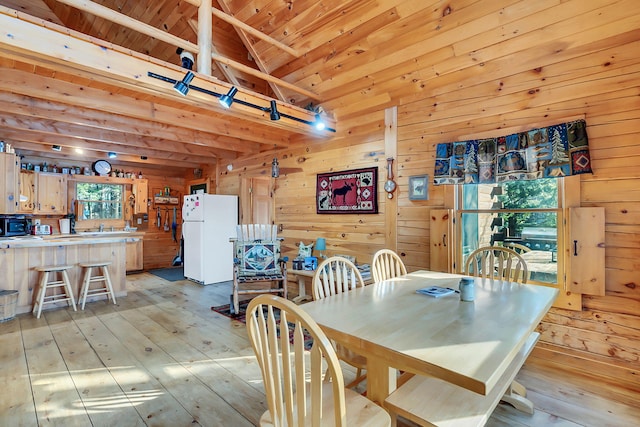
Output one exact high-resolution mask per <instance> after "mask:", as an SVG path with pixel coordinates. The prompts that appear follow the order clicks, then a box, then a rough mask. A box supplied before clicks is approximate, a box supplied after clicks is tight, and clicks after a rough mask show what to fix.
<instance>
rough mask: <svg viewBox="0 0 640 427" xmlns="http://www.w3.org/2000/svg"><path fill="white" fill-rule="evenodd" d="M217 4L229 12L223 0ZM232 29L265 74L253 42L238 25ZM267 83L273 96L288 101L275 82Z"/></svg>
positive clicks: (263, 65)
mask: <svg viewBox="0 0 640 427" xmlns="http://www.w3.org/2000/svg"><path fill="white" fill-rule="evenodd" d="M218 4H219V5H220V7H221V8H223V9H224V11H225V12H227V13H229V12H230V7H229V5H228V4H227V2H226V1H225V0H218ZM234 29H235V30H236V33H237V34H238V37H240V40H241V41H242V43H243V44H244V47H245V48H246V49H247V51H249V54H250V55H251V56H252V57H253V60H254V61H255V63H256V65H257V66H258V68H259V69H260V71H262V72H263V73H265V74H269V73H268V71H267V67H266V65H265V63H264V61H263V60H262V56H261V55H260V54H259V53H258V52H257V51H256V49H255V47H254V44H253V43H252V42H251V40H249V37H247V35H246V34H245V33H244V31H242V30H241V29H239V28H238V27H234ZM267 84H268V85H269V87H270V88H271V90H272V91H273V93H274V94H275V96H276V97H277V98H278V99H279V100H280V101H283V102H289V99H288V98H287V96H286V95H285V93H284V92H283V91H282V89H280V86H278V85H277V84H276V83H275V82H270V81H267Z"/></svg>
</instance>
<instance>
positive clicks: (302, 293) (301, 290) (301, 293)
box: [292, 275, 313, 304]
mask: <svg viewBox="0 0 640 427" xmlns="http://www.w3.org/2000/svg"><path fill="white" fill-rule="evenodd" d="M296 277H297V278H298V296H297V297H295V298H294V299H293V300H292V301H293V302H295V303H296V304H300V303H301V302H303V301H313V297H312V296H311V295H307V289H306V286H305V280H304V276H298V275H296Z"/></svg>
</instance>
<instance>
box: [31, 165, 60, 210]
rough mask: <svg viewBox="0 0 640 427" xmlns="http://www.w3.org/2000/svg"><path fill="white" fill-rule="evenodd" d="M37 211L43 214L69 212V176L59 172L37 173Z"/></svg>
mask: <svg viewBox="0 0 640 427" xmlns="http://www.w3.org/2000/svg"><path fill="white" fill-rule="evenodd" d="M37 176H38V178H37V194H38V206H37V212H38V213H42V214H66V213H67V177H66V175H62V174H59V173H56V174H54V173H52V174H49V173H42V172H41V173H38V174H37Z"/></svg>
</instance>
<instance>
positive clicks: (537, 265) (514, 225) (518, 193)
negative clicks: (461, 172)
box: [458, 178, 562, 283]
mask: <svg viewBox="0 0 640 427" xmlns="http://www.w3.org/2000/svg"><path fill="white" fill-rule="evenodd" d="M561 182H562V180H561V179H557V178H551V179H538V180H533V181H508V182H503V183H499V184H465V185H463V186H462V191H461V194H460V200H459V204H458V206H460V207H461V208H462V209H459V213H458V215H459V222H458V227H459V235H460V236H461V237H462V248H461V249H462V250H461V258H462V259H461V261H462V264H459V265H464V262H465V260H466V257H467V256H468V255H469V254H470V253H471V252H472V251H474V250H475V249H477V248H479V247H483V246H492V245H494V246H504V247H508V248H510V249H514V250H515V251H516V252H518V253H520V254H521V255H522V256H523V258H525V261H526V262H527V266H528V268H529V271H530V272H531V280H532V281H538V282H546V283H557V281H558V277H557V276H558V267H557V251H558V223H559V221H561V215H562V209H561V208H562V206H560V204H559V200H560V198H559V197H558V186H559V184H560V183H561Z"/></svg>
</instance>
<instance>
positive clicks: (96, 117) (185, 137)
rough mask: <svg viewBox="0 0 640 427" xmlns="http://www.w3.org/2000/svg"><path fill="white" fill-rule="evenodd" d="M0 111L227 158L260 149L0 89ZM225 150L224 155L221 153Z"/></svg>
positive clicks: (229, 140) (248, 144)
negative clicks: (199, 149)
mask: <svg viewBox="0 0 640 427" xmlns="http://www.w3.org/2000/svg"><path fill="white" fill-rule="evenodd" d="M0 111H5V112H10V113H13V114H19V115H21V116H25V117H31V118H37V119H39V120H40V119H43V120H55V121H58V122H62V123H72V124H76V125H81V126H85V127H87V128H89V129H96V130H108V131H118V132H123V133H127V134H130V135H132V136H133V137H148V136H149V135H153V136H154V137H155V138H158V139H160V140H163V139H165V140H171V141H176V142H179V143H180V144H188V145H195V146H202V147H208V148H207V149H208V150H210V152H211V153H214V152H215V153H216V155H217V156H219V157H224V158H228V155H230V154H231V153H233V152H240V153H256V152H259V151H260V144H258V143H255V142H249V141H242V140H239V139H236V138H231V137H227V136H221V135H215V134H211V133H205V132H198V131H194V130H191V129H187V128H183V127H179V126H173V125H168V124H160V123H156V122H151V121H148V120H141V119H137V118H133V117H126V116H122V115H118V114H112V113H108V112H105V111H99V110H92V109H86V108H79V107H76V106H72V105H67V104H62V103H58V102H55V101H49V100H41V99H37V98H34V97H29V96H24V95H19V94H15V93H8V92H2V91H0ZM225 152H227V153H228V154H227V155H224V153H225ZM221 153H223V155H221Z"/></svg>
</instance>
